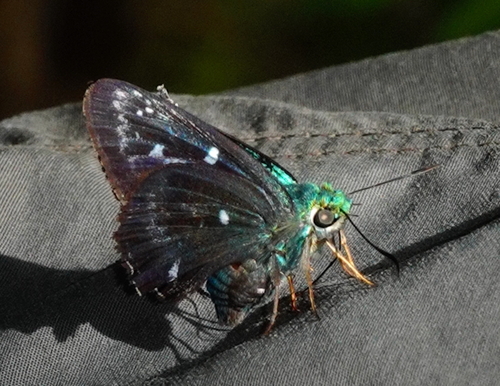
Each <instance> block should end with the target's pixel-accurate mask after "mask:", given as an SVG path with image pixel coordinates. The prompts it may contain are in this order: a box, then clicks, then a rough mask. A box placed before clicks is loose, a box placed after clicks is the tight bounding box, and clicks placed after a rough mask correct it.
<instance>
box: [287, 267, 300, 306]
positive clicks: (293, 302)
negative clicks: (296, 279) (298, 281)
mask: <svg viewBox="0 0 500 386" xmlns="http://www.w3.org/2000/svg"><path fill="white" fill-rule="evenodd" d="M286 278H287V280H288V287H289V288H290V303H291V307H292V311H299V308H298V307H297V294H296V293H295V286H294V285H293V276H292V275H288V276H287V277H286Z"/></svg>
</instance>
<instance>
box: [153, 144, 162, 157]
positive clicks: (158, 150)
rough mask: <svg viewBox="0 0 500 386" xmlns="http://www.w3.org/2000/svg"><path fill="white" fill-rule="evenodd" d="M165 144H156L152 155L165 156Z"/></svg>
mask: <svg viewBox="0 0 500 386" xmlns="http://www.w3.org/2000/svg"><path fill="white" fill-rule="evenodd" d="M164 148H165V146H163V145H159V144H156V145H155V147H153V150H151V151H150V152H149V156H150V157H155V158H160V157H163V149H164Z"/></svg>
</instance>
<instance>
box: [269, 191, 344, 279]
mask: <svg viewBox="0 0 500 386" xmlns="http://www.w3.org/2000/svg"><path fill="white" fill-rule="evenodd" d="M287 191H288V193H289V195H290V197H291V198H292V200H293V203H294V207H295V214H296V220H297V221H298V222H299V223H300V226H299V228H298V229H297V230H296V232H295V233H294V234H293V235H292V236H291V237H290V238H288V239H282V241H281V242H279V243H277V245H276V247H275V248H276V249H275V250H276V257H277V262H278V265H279V268H280V271H281V272H282V273H283V274H285V275H286V274H288V273H289V272H291V271H293V270H294V269H296V268H297V266H298V265H299V264H300V261H301V259H302V256H303V252H304V250H305V249H308V248H310V250H309V251H308V252H309V253H308V256H310V255H311V254H312V252H314V250H315V249H316V248H317V247H318V246H320V245H321V244H322V242H321V241H322V240H325V239H331V238H332V236H333V234H334V233H335V232H337V231H339V230H340V229H342V227H343V226H344V222H345V219H346V214H349V210H350V208H351V203H352V201H351V200H350V199H349V198H347V197H346V196H345V194H344V193H343V192H342V191H341V190H335V189H333V188H332V186H331V185H330V184H327V183H324V184H321V185H316V184H313V183H304V184H292V185H289V186H287ZM306 244H307V245H306Z"/></svg>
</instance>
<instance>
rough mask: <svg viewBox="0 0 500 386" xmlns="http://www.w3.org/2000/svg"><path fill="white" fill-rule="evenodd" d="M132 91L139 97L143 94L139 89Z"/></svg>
mask: <svg viewBox="0 0 500 386" xmlns="http://www.w3.org/2000/svg"><path fill="white" fill-rule="evenodd" d="M132 92H133V93H134V95H135V96H136V97H138V98H142V94H141V93H140V92H139V91H137V90H134V91H132Z"/></svg>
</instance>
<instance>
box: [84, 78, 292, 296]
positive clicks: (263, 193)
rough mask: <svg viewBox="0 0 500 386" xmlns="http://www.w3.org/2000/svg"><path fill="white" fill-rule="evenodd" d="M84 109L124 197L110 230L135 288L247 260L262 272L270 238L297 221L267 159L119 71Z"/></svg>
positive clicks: (173, 283) (95, 89)
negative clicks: (115, 224) (129, 80)
mask: <svg viewBox="0 0 500 386" xmlns="http://www.w3.org/2000/svg"><path fill="white" fill-rule="evenodd" d="M84 114H85V117H86V119H87V127H88V130H89V132H90V135H91V138H92V140H93V142H94V146H95V148H96V150H97V152H98V155H99V157H100V160H101V163H102V165H103V168H104V169H105V172H106V174H107V176H108V179H109V181H110V183H111V185H112V187H113V189H114V191H115V194H116V195H117V197H118V198H119V199H120V201H121V202H122V204H123V205H122V211H121V214H120V216H119V221H120V227H119V229H118V231H117V232H116V234H115V239H116V240H117V242H118V246H119V249H120V251H121V252H122V261H123V264H124V265H125V266H126V267H127V268H128V269H129V273H130V274H131V276H133V281H134V283H135V285H136V287H137V288H138V290H139V291H140V292H149V291H153V290H155V291H159V292H160V293H161V294H163V295H165V296H168V297H177V296H180V295H183V294H185V293H187V292H189V291H192V290H194V289H196V288H199V287H200V286H201V285H202V284H203V283H204V282H205V281H206V280H207V278H208V277H210V276H211V275H213V274H214V273H216V272H218V271H219V270H221V269H222V268H224V267H227V266H229V265H231V264H233V265H236V266H238V264H242V263H244V262H245V261H247V260H254V261H256V262H257V263H258V265H259V267H260V269H261V271H262V270H264V272H265V274H264V275H263V276H262V275H261V279H264V280H267V277H270V276H271V275H272V272H269V270H271V269H272V267H271V266H270V265H269V260H270V257H271V256H272V253H273V248H274V245H275V244H276V242H278V241H279V240H281V239H282V238H283V237H287V236H286V235H288V234H292V233H294V230H296V229H297V228H298V227H299V223H298V222H297V223H296V222H294V219H295V208H294V204H293V201H292V199H291V198H290V196H289V195H288V193H287V192H286V190H285V188H284V186H282V185H281V184H280V182H279V180H278V179H277V178H276V175H275V174H273V172H272V170H271V169H269V167H266V164H267V165H271V162H272V161H271V160H270V159H268V158H267V157H265V156H263V155H261V154H260V153H258V152H257V151H256V150H254V149H252V148H250V147H246V148H245V146H244V144H242V143H241V142H237V141H235V140H234V139H233V138H231V137H229V136H227V135H225V134H223V133H222V132H220V131H219V130H218V129H216V128H215V127H213V126H211V125H209V124H207V123H205V122H203V121H201V120H199V119H198V118H196V117H194V116H192V115H191V114H189V113H187V112H186V111H184V110H182V109H181V108H179V107H178V106H176V105H175V104H174V103H173V102H172V100H170V98H168V96H167V95H166V94H165V93H163V94H162V93H160V94H155V93H149V92H147V91H145V90H142V89H140V88H137V87H135V86H133V85H131V84H129V83H126V82H122V81H118V80H111V79H103V80H100V81H98V82H96V83H94V84H93V85H92V86H91V87H90V88H89V90H88V91H87V93H86V96H85V100H84ZM263 157H265V158H263ZM263 160H265V161H266V162H263ZM273 164H274V163H273ZM274 165H276V167H279V165H277V164H274ZM279 170H284V169H279ZM283 173H286V172H283ZM290 178H292V177H291V176H290ZM279 229H285V231H279ZM284 232H285V233H286V235H285V234H284ZM266 275H267V276H266ZM259 282H262V280H260V281H259ZM260 285H261V284H255V286H256V288H255V292H258V293H260V292H262V291H261V289H260V288H257V287H258V286H260ZM266 288H267V287H266ZM236 292H237V289H236Z"/></svg>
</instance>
